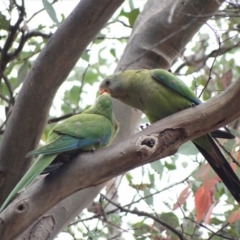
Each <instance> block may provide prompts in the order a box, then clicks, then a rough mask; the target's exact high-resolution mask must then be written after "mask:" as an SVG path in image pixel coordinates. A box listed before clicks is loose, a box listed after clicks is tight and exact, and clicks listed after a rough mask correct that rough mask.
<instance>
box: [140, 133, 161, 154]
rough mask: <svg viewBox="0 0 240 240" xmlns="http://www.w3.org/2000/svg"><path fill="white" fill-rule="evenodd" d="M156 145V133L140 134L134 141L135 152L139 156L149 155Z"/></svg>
mask: <svg viewBox="0 0 240 240" xmlns="http://www.w3.org/2000/svg"><path fill="white" fill-rule="evenodd" d="M157 146H158V137H157V135H156V134H152V135H149V136H142V137H140V138H139V139H138V141H137V143H136V147H137V152H138V154H139V155H140V158H142V157H144V158H145V157H147V156H151V155H152V154H153V153H154V152H155V151H156V148H157Z"/></svg>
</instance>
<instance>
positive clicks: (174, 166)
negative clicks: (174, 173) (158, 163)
mask: <svg viewBox="0 0 240 240" xmlns="http://www.w3.org/2000/svg"><path fill="white" fill-rule="evenodd" d="M164 165H165V167H166V168H167V169H168V170H175V169H176V165H175V164H172V163H168V162H165V164H164Z"/></svg>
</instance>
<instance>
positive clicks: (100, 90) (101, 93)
mask: <svg viewBox="0 0 240 240" xmlns="http://www.w3.org/2000/svg"><path fill="white" fill-rule="evenodd" d="M104 93H107V94H109V93H108V91H107V90H106V89H104V88H100V89H99V95H103V94H104Z"/></svg>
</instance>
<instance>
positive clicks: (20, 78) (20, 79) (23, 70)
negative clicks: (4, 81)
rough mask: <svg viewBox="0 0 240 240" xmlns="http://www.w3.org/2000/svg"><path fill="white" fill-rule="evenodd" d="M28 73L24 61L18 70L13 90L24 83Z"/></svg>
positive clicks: (26, 62) (26, 64) (26, 63)
mask: <svg viewBox="0 0 240 240" xmlns="http://www.w3.org/2000/svg"><path fill="white" fill-rule="evenodd" d="M27 72H28V61H24V63H23V64H22V66H21V67H20V68H19V70H18V75H17V81H16V82H15V84H14V85H13V90H14V89H16V88H17V87H19V86H20V84H21V83H22V82H23V81H24V79H25V77H26V75H27Z"/></svg>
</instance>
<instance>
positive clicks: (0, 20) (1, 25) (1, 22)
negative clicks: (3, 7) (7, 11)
mask: <svg viewBox="0 0 240 240" xmlns="http://www.w3.org/2000/svg"><path fill="white" fill-rule="evenodd" d="M9 27H10V22H9V21H8V20H7V19H6V16H5V15H3V14H2V13H0V29H3V30H7V31H8V30H9Z"/></svg>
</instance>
